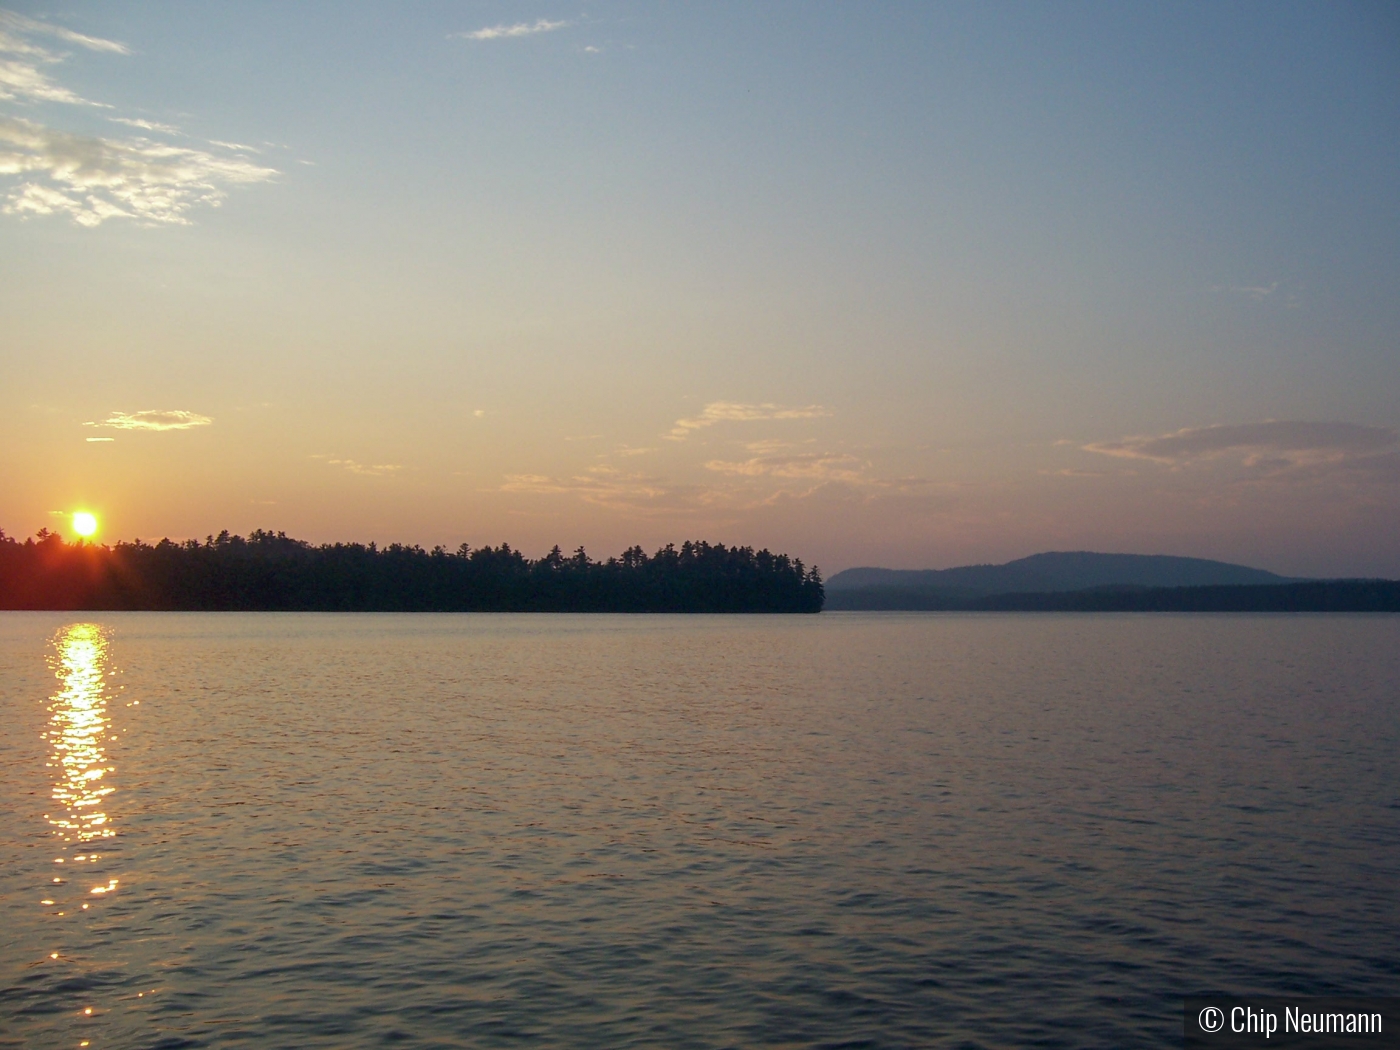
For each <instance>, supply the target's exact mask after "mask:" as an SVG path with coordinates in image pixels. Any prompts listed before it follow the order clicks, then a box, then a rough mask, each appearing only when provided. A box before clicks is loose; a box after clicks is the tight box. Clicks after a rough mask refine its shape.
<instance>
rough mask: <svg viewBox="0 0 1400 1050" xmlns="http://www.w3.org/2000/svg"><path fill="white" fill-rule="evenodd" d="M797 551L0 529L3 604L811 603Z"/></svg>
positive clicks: (815, 606) (812, 573)
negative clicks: (120, 537)
mask: <svg viewBox="0 0 1400 1050" xmlns="http://www.w3.org/2000/svg"><path fill="white" fill-rule="evenodd" d="M824 599H825V592H824V589H823V587H822V578H821V573H820V572H819V571H818V570H817V569H816V567H815V566H814V567H812V568H811V569H808V568H807V567H806V566H804V565H803V563H802V560H801V559H800V558H789V557H788V556H787V555H786V554H773V553H772V552H771V551H768V550H766V549H765V550H760V551H755V550H754V549H753V548H752V547H726V546H725V545H724V544H722V543H714V544H712V543H707V542H704V541H686V542H685V543H682V544H681V545H680V547H676V546H675V545H674V544H669V543H668V544H667V545H666V546H664V547H662V548H661V549H660V550H658V551H657V552H656V553H655V554H652V555H648V554H647V553H646V552H645V551H644V550H643V549H642V548H641V547H630V548H628V549H627V550H625V551H623V553H622V555H621V556H620V557H616V558H608V559H607V560H606V561H594V560H593V559H591V558H589V556H588V554H587V553H586V552H585V551H584V549H583V548H582V547H579V548H578V549H577V550H576V551H574V553H573V554H572V555H565V554H564V553H563V552H562V551H560V549H559V548H558V547H555V548H554V549H553V550H551V551H550V552H549V553H548V554H547V555H545V556H544V557H543V558H538V559H530V558H527V557H525V556H524V555H523V554H521V552H520V551H517V550H513V549H512V548H511V547H510V545H509V544H506V543H502V544H501V545H500V546H499V547H491V546H485V547H478V548H476V549H472V548H471V547H470V546H469V545H468V544H465V543H464V544H462V545H461V546H460V547H458V548H457V550H455V551H449V550H447V549H446V548H444V547H441V546H438V547H434V548H432V549H431V550H425V549H424V548H422V547H420V546H416V545H415V546H405V545H403V544H398V543H395V544H391V545H389V546H387V547H382V548H381V547H378V546H377V545H375V544H374V543H370V544H360V543H334V544H329V543H327V544H320V545H319V546H317V545H313V544H311V543H308V542H306V541H304V540H298V539H293V538H291V537H289V536H287V534H286V533H283V532H276V533H274V532H269V531H265V530H262V529H259V530H256V531H254V532H252V533H250V534H249V535H248V536H247V537H246V538H245V537H242V536H232V535H230V534H229V533H228V532H226V531H225V532H221V533H219V535H218V536H217V537H215V536H209V537H207V538H206V539H205V540H204V542H202V543H201V542H200V541H198V540H186V541H183V542H176V541H173V540H169V539H164V540H161V541H160V542H159V543H142V542H141V541H140V540H136V541H134V542H131V543H127V542H121V543H117V544H116V545H115V546H110V547H109V546H106V545H97V544H91V543H83V542H81V541H78V542H74V543H65V542H64V541H63V539H62V538H61V537H60V536H58V535H57V534H56V533H50V532H48V530H46V529H44V530H40V532H39V534H38V536H37V537H32V538H30V539H27V540H25V541H24V542H20V541H19V540H17V539H14V538H13V537H10V536H6V535H5V533H4V531H3V530H0V608H3V609H146V610H210V611H212V610H249V611H252V610H259V611H272V610H286V611H324V612H352V611H356V612H638V613H642V612H707V613H720V612H752V613H759V612H767V613H780V612H782V613H788V612H806V613H814V612H820V611H821V608H822V603H823V601H824Z"/></svg>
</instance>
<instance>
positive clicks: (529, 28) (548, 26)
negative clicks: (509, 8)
mask: <svg viewBox="0 0 1400 1050" xmlns="http://www.w3.org/2000/svg"><path fill="white" fill-rule="evenodd" d="M572 24H573V23H571V22H562V21H561V22H551V21H550V20H549V19H547V18H540V19H536V20H535V21H534V22H517V23H515V25H509V26H507V25H499V26H488V27H486V28H485V29H477V30H474V31H473V32H470V33H453V34H452V36H454V37H459V38H461V39H463V40H510V39H513V38H515V37H521V36H534V35H535V34H536V33H552V32H554V30H556V29H564V28H566V27H567V26H570V25H572Z"/></svg>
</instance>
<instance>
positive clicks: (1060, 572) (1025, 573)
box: [826, 551, 1301, 609]
mask: <svg viewBox="0 0 1400 1050" xmlns="http://www.w3.org/2000/svg"><path fill="white" fill-rule="evenodd" d="M1297 582H1301V581H1299V580H1297V579H1296V578H1293V577H1288V576H1279V575H1277V574H1276V573H1272V572H1266V571H1265V570H1263V569H1251V568H1249V567H1248V566H1245V565H1231V564H1230V563H1228V562H1223V561H1209V560H1207V559H1205V558H1177V557H1173V556H1171V555H1166V554H1096V553H1094V552H1092V551H1049V552H1047V553H1044V554H1032V555H1031V556H1030V557H1029V558H1020V559H1018V560H1017V561H1012V562H1007V563H1006V564H1005V565H964V566H961V567H959V568H955V569H875V568H859V569H847V570H845V571H844V572H838V573H837V574H836V575H835V576H833V577H831V579H829V580H827V581H826V593H827V599H828V600H827V608H829V609H840V608H847V609H851V608H862V609H879V608H884V609H900V608H902V609H911V608H947V607H951V606H955V605H961V604H962V603H964V602H967V601H970V600H973V599H977V598H985V597H988V596H991V595H997V594H1044V593H1049V592H1057V591H1081V590H1086V589H1088V588H1091V587H1219V586H1250V585H1254V586H1258V585H1264V584H1285V583H1297Z"/></svg>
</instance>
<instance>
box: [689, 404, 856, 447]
mask: <svg viewBox="0 0 1400 1050" xmlns="http://www.w3.org/2000/svg"><path fill="white" fill-rule="evenodd" d="M829 415H831V412H830V411H829V410H828V409H826V408H824V407H822V406H821V405H806V406H805V407H802V408H784V407H783V406H781V405H775V404H773V403H772V402H769V401H765V402H763V403H762V404H745V403H743V402H740V401H711V402H710V403H709V404H708V405H706V406H705V407H704V408H703V409H701V410H700V414H699V415H698V416H694V417H692V418H690V419H678V420H676V425H675V426H674V427H672V428H671V432H670V433H669V434H666V435H665V437H666V438H667V439H668V440H670V441H684V440H685V439H686V438H687V437H688V436H690V434H691V433H692V432H694V431H696V430H703V429H704V428H706V427H712V426H714V425H715V424H717V423H729V422H752V421H754V420H763V419H815V418H817V417H819V416H829Z"/></svg>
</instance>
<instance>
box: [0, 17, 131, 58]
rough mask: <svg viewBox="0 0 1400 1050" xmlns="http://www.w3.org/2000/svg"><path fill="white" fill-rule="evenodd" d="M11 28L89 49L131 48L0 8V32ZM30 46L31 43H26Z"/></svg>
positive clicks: (125, 52)
mask: <svg viewBox="0 0 1400 1050" xmlns="http://www.w3.org/2000/svg"><path fill="white" fill-rule="evenodd" d="M7 28H8V29H12V30H15V31H17V32H19V33H28V34H37V35H42V36H51V37H54V38H55V39H58V40H62V41H63V42H64V43H65V44H77V45H78V46H79V47H85V48H87V49H88V50H89V51H112V52H115V53H116V54H118V55H129V54H131V49H130V48H128V47H127V46H126V45H125V44H119V43H118V42H117V41H115V40H103V39H102V38H101V37H96V36H85V35H84V34H82V33H75V32H73V30H71V29H65V28H64V27H63V26H56V25H53V24H52V23H50V22H39V21H36V20H35V19H33V18H26V17H25V16H24V15H21V14H17V13H15V12H14V11H6V10H4V9H3V8H0V33H3V32H4V31H5V30H6V29H7ZM26 46H30V47H32V45H26Z"/></svg>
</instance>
